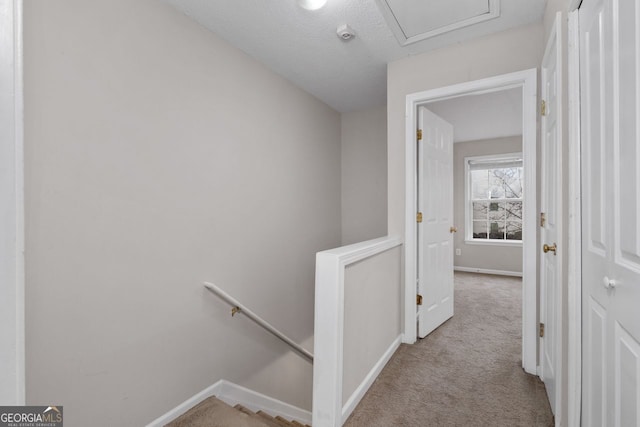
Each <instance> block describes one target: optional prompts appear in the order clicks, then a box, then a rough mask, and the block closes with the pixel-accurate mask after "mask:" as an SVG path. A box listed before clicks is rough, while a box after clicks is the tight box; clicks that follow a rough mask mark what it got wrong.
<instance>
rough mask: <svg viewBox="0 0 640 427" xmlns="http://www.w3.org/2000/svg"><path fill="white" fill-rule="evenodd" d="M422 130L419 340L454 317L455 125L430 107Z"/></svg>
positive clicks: (423, 111)
mask: <svg viewBox="0 0 640 427" xmlns="http://www.w3.org/2000/svg"><path fill="white" fill-rule="evenodd" d="M418 127H419V128H420V131H421V132H422V135H421V137H419V138H418V142H417V143H418V211H419V212H418V218H417V221H418V240H417V241H418V293H419V295H421V296H422V305H419V306H418V336H419V337H420V338H424V337H425V336H427V335H428V334H430V333H431V332H432V331H433V330H434V329H436V328H437V327H438V326H440V325H441V324H442V323H444V322H445V321H446V320H448V319H449V318H451V316H453V237H452V234H451V233H452V232H453V230H454V229H453V228H452V227H453V127H452V126H451V125H450V124H449V123H447V122H446V121H444V120H443V119H442V118H440V117H438V116H436V115H435V114H433V113H432V112H431V111H429V110H427V109H426V108H425V107H420V108H419V110H418ZM420 131H419V132H420Z"/></svg>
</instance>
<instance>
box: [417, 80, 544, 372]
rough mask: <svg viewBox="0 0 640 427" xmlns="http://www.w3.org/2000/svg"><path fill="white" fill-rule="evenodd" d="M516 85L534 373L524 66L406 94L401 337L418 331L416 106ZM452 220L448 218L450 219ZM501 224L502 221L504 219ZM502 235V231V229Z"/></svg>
mask: <svg viewBox="0 0 640 427" xmlns="http://www.w3.org/2000/svg"><path fill="white" fill-rule="evenodd" d="M514 89H515V90H517V91H519V94H520V96H521V102H522V120H521V126H522V156H521V157H522V159H521V161H522V166H523V169H524V177H523V178H524V179H523V183H524V185H523V187H524V189H523V201H522V226H521V227H522V229H521V232H520V237H521V240H522V276H523V294H522V295H523V297H522V367H523V368H524V370H525V371H526V372H528V373H530V374H536V373H537V339H536V336H537V311H538V310H537V271H536V270H537V267H536V264H537V263H536V253H537V251H536V248H537V237H536V218H537V213H536V212H537V202H536V105H537V71H536V70H535V69H531V70H525V71H520V72H515V73H510V74H505V75H500V76H495V77H490V78H487V79H482V80H476V81H472V82H466V83H461V84H456V85H452V86H447V87H443V88H438V89H433V90H428V91H424V92H419V93H414V94H411V95H408V96H407V99H406V111H407V118H406V124H405V125H406V145H405V150H406V153H405V155H406V157H405V166H406V177H405V178H406V182H405V189H406V193H405V201H406V202H405V203H406V205H405V209H406V211H405V214H406V216H405V319H404V323H405V325H404V326H405V334H404V342H406V343H413V342H415V341H416V337H417V332H418V331H417V329H418V328H417V324H416V323H417V322H416V318H417V313H418V304H417V299H416V296H415V295H416V284H417V265H418V250H417V222H416V213H417V211H418V210H417V207H418V178H417V176H418V175H417V174H418V170H417V169H418V167H417V156H418V153H417V151H418V150H417V148H416V141H415V135H416V129H418V119H419V108H420V107H423V106H426V107H427V108H428V107H429V104H433V103H435V102H439V101H446V100H454V99H456V98H462V97H465V96H469V95H481V94H492V93H497V92H504V91H508V90H514ZM452 225H453V224H452ZM505 226H506V224H505ZM505 236H506V234H505ZM423 297H425V296H423Z"/></svg>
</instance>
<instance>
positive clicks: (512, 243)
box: [464, 239, 522, 247]
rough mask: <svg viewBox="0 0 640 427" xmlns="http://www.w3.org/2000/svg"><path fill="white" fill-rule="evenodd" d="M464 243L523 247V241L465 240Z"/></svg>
mask: <svg viewBox="0 0 640 427" xmlns="http://www.w3.org/2000/svg"><path fill="white" fill-rule="evenodd" d="M464 243H465V244H467V245H481V246H516V247H518V246H519V247H522V240H488V239H487V240H483V239H473V240H471V239H465V240H464Z"/></svg>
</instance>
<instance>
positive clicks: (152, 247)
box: [24, 0, 341, 427]
mask: <svg viewBox="0 0 640 427" xmlns="http://www.w3.org/2000/svg"><path fill="white" fill-rule="evenodd" d="M24 7H25V55H26V56H25V89H26V94H25V106H26V111H25V120H26V123H25V145H26V153H25V156H26V177H25V178H26V262H27V277H26V310H27V318H26V325H27V327H26V328H27V329H26V336H27V343H26V344H27V360H26V363H27V402H28V403H29V404H44V403H53V402H54V403H56V404H59V405H64V407H65V415H66V416H65V418H66V419H65V421H66V423H65V425H68V426H69V427H75V426H86V425H92V426H114V425H118V426H140V425H144V424H146V423H147V422H149V421H151V420H153V419H154V418H156V417H158V416H160V415H162V414H163V413H165V412H166V411H168V410H169V409H171V408H173V407H174V406H175V405H177V404H179V403H181V402H183V401H184V400H185V399H187V398H189V397H191V396H193V395H194V394H195V393H197V392H199V391H201V390H203V389H204V388H206V387H208V386H210V385H211V384H213V383H215V382H216V381H217V380H219V379H221V378H225V379H227V380H230V381H233V382H236V383H239V384H241V385H244V386H246V387H249V388H252V389H254V390H257V391H259V392H262V393H265V394H267V395H270V396H272V397H275V398H278V399H281V400H284V401H286V402H289V403H291V404H293V405H296V406H299V407H303V408H306V409H310V406H311V380H312V367H311V365H310V364H309V363H308V362H307V361H305V360H303V359H301V358H300V357H298V356H297V355H295V354H293V353H291V352H290V351H289V349H288V348H287V347H286V346H285V345H284V344H282V343H281V342H280V341H278V340H277V339H275V338H273V337H271V336H269V335H267V334H265V332H264V331H263V330H261V329H260V328H258V327H257V326H255V325H254V324H252V323H251V322H250V321H248V320H247V319H246V318H243V317H242V316H236V317H235V318H231V316H230V308H229V307H228V306H227V305H226V304H225V303H223V302H221V301H220V300H219V299H217V298H216V297H215V296H214V295H212V294H210V293H208V292H207V291H206V290H204V288H203V287H202V282H203V281H212V282H214V283H216V284H218V285H219V286H221V287H222V288H224V289H225V290H226V291H228V292H229V293H230V294H232V295H234V296H236V297H237V298H238V299H239V300H240V301H242V302H243V303H245V304H246V305H247V306H248V307H252V308H254V309H255V311H256V312H258V314H260V315H262V316H263V317H264V318H265V319H267V320H269V321H270V322H271V323H273V324H274V325H275V326H276V327H279V328H281V329H282V330H283V331H284V332H285V333H287V334H289V335H290V336H291V337H292V338H293V339H294V340H296V341H299V342H309V341H308V340H309V339H310V337H311V335H312V333H313V298H314V261H315V253H316V252H317V251H320V250H324V249H328V248H332V247H336V246H339V245H340V239H341V235H340V194H341V188H340V150H341V148H340V133H341V129H340V115H339V114H338V113H337V112H335V111H334V110H332V109H331V108H329V107H328V106H327V105H325V104H323V103H321V102H320V101H318V100H317V99H315V98H313V97H312V96H310V95H309V94H307V93H305V92H303V91H302V90H300V89H298V88H296V87H294V86H293V85H292V84H291V83H289V82H288V81H286V80H284V79H283V78H281V77H279V76H277V75H276V74H274V73H273V72H271V71H269V70H267V69H266V68H265V67H264V66H263V65H261V64H259V63H258V62H256V61H254V60H252V59H250V58H249V57H248V56H247V55H245V54H243V53H242V52H240V51H239V50H237V49H235V48H232V47H231V46H230V45H228V44H227V43H226V42H224V41H222V40H221V39H220V38H218V37H216V36H215V35H213V34H212V33H210V32H208V31H207V30H205V29H203V28H202V27H200V26H199V25H198V24H196V23H195V22H194V21H192V20H191V19H189V18H187V17H186V16H184V15H182V14H181V13H179V12H177V11H175V10H174V9H172V8H171V7H170V6H168V5H165V4H163V3H161V2H158V1H155V0H135V1H131V0H113V1H109V2H85V1H81V0H58V1H55V2H48V1H40V2H25V4H24Z"/></svg>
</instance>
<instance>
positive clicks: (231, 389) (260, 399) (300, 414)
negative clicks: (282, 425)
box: [218, 381, 311, 424]
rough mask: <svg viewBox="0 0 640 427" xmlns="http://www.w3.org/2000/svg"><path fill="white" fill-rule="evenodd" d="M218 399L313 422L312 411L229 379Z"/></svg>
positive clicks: (304, 422)
mask: <svg viewBox="0 0 640 427" xmlns="http://www.w3.org/2000/svg"><path fill="white" fill-rule="evenodd" d="M218 399H220V400H222V401H223V402H225V403H228V404H230V405H232V406H233V405H235V404H238V403H240V404H241V405H242V406H244V407H246V408H248V409H251V410H252V411H254V412H256V411H264V412H266V413H268V414H269V415H272V416H274V417H275V416H278V415H279V416H281V417H282V418H284V419H287V420H295V421H298V422H299V423H302V424H311V412H309V411H306V410H304V409H301V408H298V407H297V406H293V405H290V404H288V403H286V402H283V401H281V400H278V399H274V398H273V397H269V396H266V395H264V394H262V393H258V392H257V391H253V390H249V389H248V388H245V387H242V386H239V385H237V384H234V383H232V382H229V381H224V383H223V385H222V390H221V393H220V395H218Z"/></svg>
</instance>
